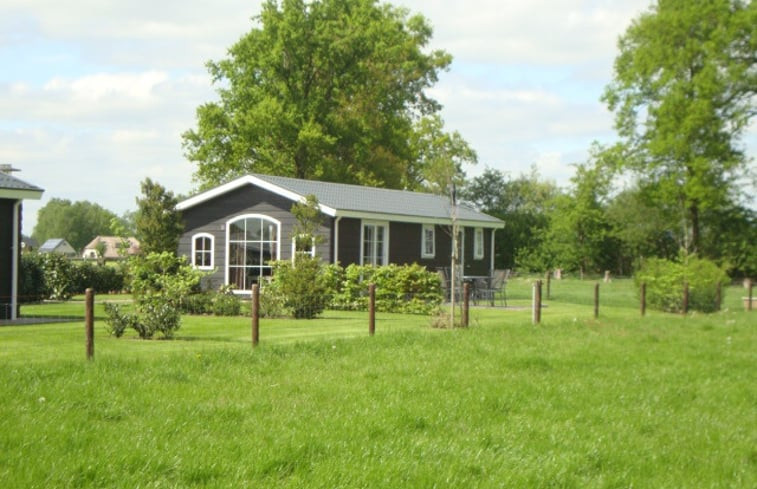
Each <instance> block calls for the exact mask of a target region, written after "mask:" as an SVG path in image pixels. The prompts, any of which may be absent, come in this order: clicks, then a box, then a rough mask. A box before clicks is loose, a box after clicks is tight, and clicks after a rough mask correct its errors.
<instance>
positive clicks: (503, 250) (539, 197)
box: [462, 167, 559, 270]
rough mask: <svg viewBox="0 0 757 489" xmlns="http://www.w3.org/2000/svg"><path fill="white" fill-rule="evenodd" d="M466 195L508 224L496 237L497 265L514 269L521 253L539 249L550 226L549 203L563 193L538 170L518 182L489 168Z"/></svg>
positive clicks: (481, 207) (469, 199)
mask: <svg viewBox="0 0 757 489" xmlns="http://www.w3.org/2000/svg"><path fill="white" fill-rule="evenodd" d="M462 193H463V200H465V201H467V202H469V203H470V204H472V205H473V206H474V207H476V208H477V209H479V210H481V211H483V212H486V213H487V214H490V215H492V216H495V217H498V218H500V219H502V220H503V221H505V227H504V228H503V229H497V231H496V235H495V246H496V253H495V266H496V267H498V268H514V267H515V265H516V256H518V254H521V256H524V253H527V252H529V251H530V250H534V249H536V248H538V247H539V245H540V240H541V238H542V235H543V231H544V230H545V229H546V228H547V226H548V224H549V217H548V214H547V211H548V210H549V207H548V203H549V202H550V201H552V199H553V198H554V197H555V196H556V195H557V194H558V193H559V190H558V188H557V186H556V185H555V184H554V183H553V182H550V181H546V180H542V179H541V177H540V176H539V173H538V171H537V170H536V168H535V167H534V168H532V169H531V172H530V173H524V174H521V175H520V176H519V177H517V178H514V179H513V178H510V177H509V176H508V175H507V174H506V173H505V172H502V171H498V170H493V169H491V168H487V169H486V170H484V173H483V174H481V175H480V176H478V177H475V178H473V179H472V180H470V181H469V182H468V183H467V184H466V185H465V187H464V189H463V192H462ZM537 268H538V269H541V270H543V269H544V267H543V266H537Z"/></svg>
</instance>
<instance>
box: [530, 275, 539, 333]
mask: <svg viewBox="0 0 757 489" xmlns="http://www.w3.org/2000/svg"><path fill="white" fill-rule="evenodd" d="M531 307H532V308H533V313H532V319H533V323H534V324H539V323H541V280H537V281H536V282H534V292H533V304H532V306H531Z"/></svg>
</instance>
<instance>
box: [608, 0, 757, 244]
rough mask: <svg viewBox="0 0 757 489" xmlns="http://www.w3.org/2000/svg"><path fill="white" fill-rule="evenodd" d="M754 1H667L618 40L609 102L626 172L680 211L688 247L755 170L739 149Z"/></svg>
mask: <svg viewBox="0 0 757 489" xmlns="http://www.w3.org/2000/svg"><path fill="white" fill-rule="evenodd" d="M755 25H757V2H744V1H741V0H696V1H692V0H660V1H659V2H657V3H656V4H654V5H652V7H651V8H650V10H649V11H647V12H645V13H643V14H642V15H641V16H639V17H638V18H637V19H636V20H634V22H633V23H632V24H631V26H630V27H629V28H628V30H627V31H626V32H625V34H624V35H623V36H622V37H621V38H620V41H619V43H618V47H619V50H620V53H619V54H618V57H617V58H616V60H615V69H614V72H615V73H614V80H613V82H612V83H611V84H610V85H609V86H608V87H607V88H606V90H605V93H604V96H603V99H604V101H605V102H606V103H607V104H608V106H609V107H610V109H611V110H613V111H614V112H615V125H616V128H617V130H618V132H619V134H620V136H621V137H622V138H623V139H624V142H625V144H626V145H627V146H628V148H629V149H630V150H631V152H632V156H633V157H631V158H628V159H627V160H626V161H625V162H624V163H623V166H624V167H625V168H628V169H631V170H633V171H635V172H636V175H637V176H638V178H639V180H640V182H641V183H642V185H643V186H645V187H648V188H650V189H651V190H654V191H655V192H656V193H657V194H658V196H659V198H660V199H661V200H665V201H667V203H668V205H670V206H671V207H673V206H677V207H678V208H679V209H680V210H681V212H682V213H683V220H682V226H681V234H682V235H683V237H684V243H685V245H686V248H687V249H690V250H697V249H698V248H699V246H700V244H701V243H700V241H701V216H702V213H703V212H706V211H707V210H709V209H714V208H718V207H721V206H723V205H725V204H726V203H727V202H729V201H733V200H734V198H736V196H737V194H738V186H739V183H738V182H737V179H739V178H741V177H743V175H744V174H745V173H747V172H748V170H749V167H748V164H747V163H748V162H747V158H745V156H744V154H743V151H742V150H741V148H740V147H739V145H738V143H739V140H740V138H741V136H742V135H743V133H744V129H745V128H746V127H747V125H748V123H749V120H750V119H751V118H752V117H753V116H754V115H755V113H757V109H756V107H755V98H754V95H755V93H757V69H756V66H757V65H756V62H757V54H756V53H757V36H755V35H754V26H755Z"/></svg>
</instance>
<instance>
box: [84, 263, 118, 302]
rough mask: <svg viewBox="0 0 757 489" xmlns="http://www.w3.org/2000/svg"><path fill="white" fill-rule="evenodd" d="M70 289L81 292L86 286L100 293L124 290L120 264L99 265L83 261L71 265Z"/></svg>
mask: <svg viewBox="0 0 757 489" xmlns="http://www.w3.org/2000/svg"><path fill="white" fill-rule="evenodd" d="M72 272H73V273H72V286H71V288H72V291H73V293H74V294H83V293H84V291H85V290H87V289H88V288H92V289H94V290H95V291H97V292H100V293H109V292H120V291H122V290H124V270H123V267H122V266H121V265H115V264H114V265H101V264H95V263H93V262H89V261H84V262H79V263H75V264H73V266H72Z"/></svg>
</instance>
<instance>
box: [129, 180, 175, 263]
mask: <svg viewBox="0 0 757 489" xmlns="http://www.w3.org/2000/svg"><path fill="white" fill-rule="evenodd" d="M141 188H142V196H141V197H137V213H136V215H135V217H134V223H135V226H136V231H137V233H136V234H137V236H136V237H137V239H138V240H139V245H140V250H141V251H142V253H144V254H149V253H164V252H168V253H174V254H175V253H176V252H177V248H178V246H179V237H180V236H181V233H182V232H183V230H184V223H183V222H182V219H181V213H180V212H179V211H178V210H176V204H178V200H177V198H176V197H175V196H174V194H173V192H171V191H168V190H166V189H165V187H163V186H162V185H160V184H159V183H157V182H153V181H152V180H150V179H149V178H146V179H145V180H144V181H143V182H142V184H141Z"/></svg>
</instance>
